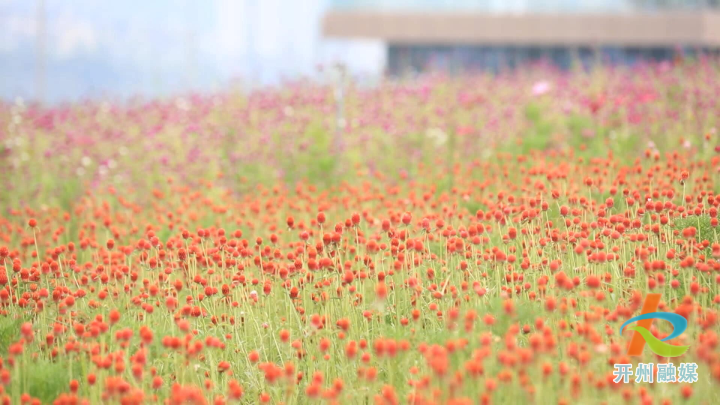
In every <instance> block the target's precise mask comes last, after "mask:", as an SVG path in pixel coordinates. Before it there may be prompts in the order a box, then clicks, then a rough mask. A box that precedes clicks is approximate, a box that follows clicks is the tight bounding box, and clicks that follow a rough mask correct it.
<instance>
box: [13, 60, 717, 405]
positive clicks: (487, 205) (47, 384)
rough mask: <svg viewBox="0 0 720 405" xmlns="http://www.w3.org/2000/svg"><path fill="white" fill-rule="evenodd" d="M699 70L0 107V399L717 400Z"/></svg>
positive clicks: (706, 139)
mask: <svg viewBox="0 0 720 405" xmlns="http://www.w3.org/2000/svg"><path fill="white" fill-rule="evenodd" d="M719 73H720V65H718V64H716V63H714V62H709V61H701V62H695V63H690V62H677V63H675V64H674V65H668V64H660V65H652V66H645V67H641V68H636V69H633V70H622V69H612V68H605V69H599V70H596V71H593V72H591V73H585V72H572V73H561V72H556V71H553V70H550V69H537V70H532V71H518V72H515V73H508V74H506V75H500V76H497V77H491V76H472V77H464V78H447V77H439V76H438V77H435V76H431V77H426V78H422V79H417V80H414V81H409V82H387V83H384V84H380V85H378V86H376V87H373V88H362V87H357V86H354V85H352V84H347V87H346V88H345V90H344V99H343V103H342V106H341V107H338V103H337V101H336V99H335V94H336V92H335V91H334V89H333V88H332V87H331V86H324V85H320V84H311V83H305V82H298V83H289V84H287V85H284V86H283V87H280V88H276V89H265V90H260V91H256V92H253V93H250V94H241V93H235V92H233V91H232V90H228V91H227V92H226V93H222V94H213V95H188V96H186V97H183V98H178V99H171V100H141V99H138V100H134V101H132V102H127V103H106V102H103V103H101V102H97V103H96V102H86V103H75V104H67V105H59V106H55V107H51V108H44V109H41V108H39V107H36V106H34V105H25V104H22V103H20V102H17V103H14V102H6V103H4V104H0V123H1V124H2V125H0V190H1V191H0V358H1V361H0V384H1V385H0V397H1V398H2V401H3V403H7V404H11V403H12V404H18V403H21V404H33V403H56V404H76V403H77V404H79V403H89V404H98V403H119V404H138V403H170V404H180V403H187V404H224V403H273V404H280V403H282V404H306V403H337V404H340V403H343V404H399V403H402V404H418V405H419V404H476V403H482V404H486V403H487V404H521V403H527V404H589V403H606V404H616V403H642V404H660V403H662V404H671V403H693V404H695V403H697V404H713V403H720V348H719V346H718V344H719V341H718V332H719V329H720V322H718V321H719V320H718V308H719V306H720V239H719V238H718V226H717V225H718V219H717V213H718V206H719V205H720V153H719V152H720V134H717V133H716V130H715V127H716V126H717V125H718V117H720V81H718V80H717V79H716V78H717V77H718V74H719ZM649 293H658V294H661V297H662V298H661V301H660V304H659V307H658V311H666V312H672V313H676V314H679V315H681V316H682V317H683V318H685V319H687V330H686V331H685V332H684V333H683V334H682V335H681V336H678V337H676V338H674V339H671V340H669V341H668V342H669V343H671V344H673V345H676V346H689V350H688V351H687V352H686V353H685V354H683V355H681V356H679V357H673V358H666V357H661V356H657V355H655V354H653V352H652V351H651V350H650V348H649V347H645V349H644V351H643V352H642V355H641V356H628V354H627V349H628V345H629V343H630V340H631V338H632V336H633V332H632V331H628V330H626V331H625V332H624V333H621V331H620V327H621V325H622V324H623V323H624V322H625V321H626V320H628V319H630V318H632V317H634V316H637V315H639V314H640V313H641V307H642V305H643V302H644V299H645V296H646V295H647V294H649ZM649 329H650V331H651V332H652V333H653V334H654V335H655V336H657V337H659V338H664V337H666V336H668V335H669V334H670V333H671V332H672V330H673V329H672V327H671V326H670V324H668V323H667V322H664V321H662V320H656V321H655V322H652V326H650V327H649ZM640 362H643V363H653V364H655V367H657V364H659V363H668V362H671V363H675V365H679V363H696V364H697V366H698V368H697V374H698V380H697V381H696V382H693V383H688V382H676V383H658V382H655V383H647V382H638V383H635V382H634V380H631V381H630V382H629V383H622V382H621V383H615V382H614V381H613V379H614V376H613V370H614V364H620V363H631V364H633V365H636V364H638V363H640Z"/></svg>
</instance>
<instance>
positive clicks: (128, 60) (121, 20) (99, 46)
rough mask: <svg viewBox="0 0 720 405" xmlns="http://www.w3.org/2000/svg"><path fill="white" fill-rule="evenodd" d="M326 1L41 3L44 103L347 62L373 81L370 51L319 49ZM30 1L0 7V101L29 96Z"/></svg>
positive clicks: (261, 78) (376, 55)
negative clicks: (43, 16) (43, 42)
mask: <svg viewBox="0 0 720 405" xmlns="http://www.w3.org/2000/svg"><path fill="white" fill-rule="evenodd" d="M328 3H329V1H328V0H261V1H260V0H203V1H199V0H151V1H147V0H124V1H105V0H45V15H46V33H47V34H46V52H45V54H46V66H47V68H46V92H45V94H46V98H47V99H49V100H50V101H60V100H67V99H78V98H83V97H88V96H91V97H96V96H99V95H111V96H128V95H133V94H146V95H158V94H160V95H164V94H171V93H174V92H177V91H182V90H184V89H187V88H198V89H203V90H213V89H217V88H221V87H222V86H223V85H225V84H226V83H227V82H228V80H230V79H231V78H237V77H244V78H252V80H253V81H255V82H263V83H275V82H277V81H278V80H280V79H281V78H283V77H295V76H297V75H308V74H314V72H315V70H316V67H317V65H318V64H326V65H327V64H328V63H331V62H333V61H336V60H342V61H344V62H346V63H347V64H348V65H349V66H350V67H351V69H352V70H353V71H355V72H359V73H366V74H376V73H378V72H379V70H380V69H381V68H382V66H383V63H384V62H383V61H384V58H385V51H384V47H383V45H382V44H381V43H378V42H375V41H338V40H324V39H323V38H322V37H321V35H320V19H321V16H322V13H323V11H324V10H325V9H326V7H327V5H328ZM38 4H39V1H38V0H0V97H2V98H6V99H8V98H14V97H16V96H22V97H25V98H32V97H33V95H34V94H35V66H36V59H37V58H36V42H37V41H36V39H37V35H36V21H37V18H36V16H37V5H38Z"/></svg>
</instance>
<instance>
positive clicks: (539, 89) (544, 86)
mask: <svg viewBox="0 0 720 405" xmlns="http://www.w3.org/2000/svg"><path fill="white" fill-rule="evenodd" d="M548 91H550V83H548V82H546V81H545V80H543V81H539V82H537V83H535V84H534V85H533V87H532V92H533V94H534V95H536V96H540V95H543V94H545V93H547V92H548Z"/></svg>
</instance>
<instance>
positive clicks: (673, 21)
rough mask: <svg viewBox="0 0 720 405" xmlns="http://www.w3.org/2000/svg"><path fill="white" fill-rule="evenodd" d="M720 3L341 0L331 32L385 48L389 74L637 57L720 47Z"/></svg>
mask: <svg viewBox="0 0 720 405" xmlns="http://www.w3.org/2000/svg"><path fill="white" fill-rule="evenodd" d="M719 4H720V0H395V1H384V0H334V1H332V2H331V8H330V9H329V11H328V12H327V13H326V15H325V17H324V20H323V34H324V35H325V36H326V37H329V38H370V39H377V40H381V41H383V42H384V43H385V44H386V46H387V48H386V52H387V70H388V73H390V74H393V75H397V74H400V73H403V72H425V71H435V70H441V71H450V72H458V71H472V70H492V71H498V70H502V69H504V68H512V67H515V66H518V65H523V64H527V63H533V62H537V61H542V60H545V61H550V62H552V63H554V64H555V65H557V66H559V67H561V68H568V67H569V66H570V65H571V63H572V61H580V62H581V63H583V64H585V65H588V64H591V63H596V62H605V63H614V64H634V63H636V62H638V61H644V60H668V59H671V58H673V57H675V56H677V55H678V53H682V54H684V55H688V54H690V55H692V54H698V53H717V51H718V48H720V12H719V11H720V10H718V6H719Z"/></svg>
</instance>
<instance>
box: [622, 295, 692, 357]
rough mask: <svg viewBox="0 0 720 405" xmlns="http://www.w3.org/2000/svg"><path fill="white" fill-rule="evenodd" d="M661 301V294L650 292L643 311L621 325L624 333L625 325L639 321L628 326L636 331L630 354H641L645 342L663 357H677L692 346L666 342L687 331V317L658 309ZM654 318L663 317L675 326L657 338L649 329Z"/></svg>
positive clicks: (631, 342) (629, 350) (629, 348)
mask: <svg viewBox="0 0 720 405" xmlns="http://www.w3.org/2000/svg"><path fill="white" fill-rule="evenodd" d="M659 303H660V294H648V295H647V296H645V302H644V303H643V307H642V313H641V314H640V315H638V316H636V317H633V318H630V319H628V320H627V321H626V322H625V323H623V324H622V326H621V327H620V333H622V332H623V330H624V329H625V326H627V325H628V324H630V323H633V322H637V325H635V326H630V327H628V329H629V330H632V331H635V333H633V337H632V340H631V341H630V347H628V351H627V354H628V356H639V355H641V354H642V351H643V348H644V347H645V343H647V345H648V346H650V350H652V351H653V352H654V353H655V354H657V355H658V356H663V357H677V356H680V355H682V354H683V353H685V352H686V351H687V350H688V348H690V346H675V345H671V344H670V343H666V341H667V340H670V339H674V338H676V337H678V336H680V335H682V334H683V332H685V329H687V319H685V318H684V317H682V316H681V315H678V314H675V313H672V312H659V311H657V307H658V304H659ZM653 319H662V320H665V321H668V322H670V323H671V324H672V326H673V331H672V333H671V334H669V335H668V336H667V337H665V338H664V339H658V338H656V337H655V336H654V335H653V334H652V333H650V330H649V329H650V326H651V325H652V322H653Z"/></svg>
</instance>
